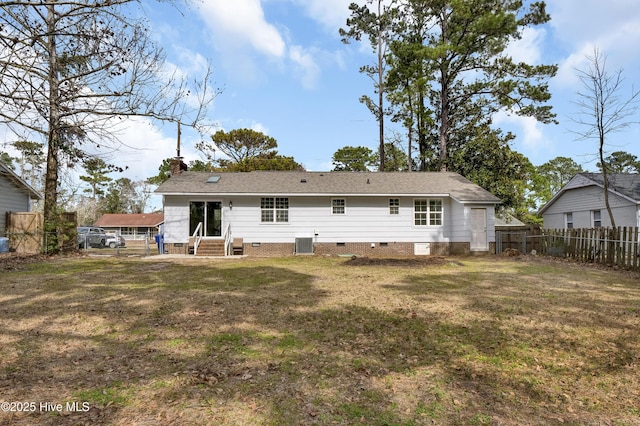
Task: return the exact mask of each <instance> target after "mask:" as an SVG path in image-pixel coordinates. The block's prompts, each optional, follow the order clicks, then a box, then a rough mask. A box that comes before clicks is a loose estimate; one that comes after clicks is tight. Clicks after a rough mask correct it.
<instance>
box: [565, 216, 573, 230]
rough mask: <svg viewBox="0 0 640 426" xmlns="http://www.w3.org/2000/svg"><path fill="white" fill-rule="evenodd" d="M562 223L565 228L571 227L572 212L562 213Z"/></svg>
mask: <svg viewBox="0 0 640 426" xmlns="http://www.w3.org/2000/svg"><path fill="white" fill-rule="evenodd" d="M564 225H565V228H567V229H573V213H565V214H564Z"/></svg>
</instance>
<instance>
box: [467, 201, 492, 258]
mask: <svg viewBox="0 0 640 426" xmlns="http://www.w3.org/2000/svg"><path fill="white" fill-rule="evenodd" d="M488 249H489V246H488V244H487V209H471V250H488Z"/></svg>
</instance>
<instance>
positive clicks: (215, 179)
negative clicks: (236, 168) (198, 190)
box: [207, 176, 220, 183]
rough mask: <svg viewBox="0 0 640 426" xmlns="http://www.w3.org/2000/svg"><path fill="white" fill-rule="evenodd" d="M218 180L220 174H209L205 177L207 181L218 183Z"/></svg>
mask: <svg viewBox="0 0 640 426" xmlns="http://www.w3.org/2000/svg"><path fill="white" fill-rule="evenodd" d="M219 180H220V176H210V177H209V179H207V183H218V181H219Z"/></svg>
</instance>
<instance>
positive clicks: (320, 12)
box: [292, 0, 353, 37]
mask: <svg viewBox="0 0 640 426" xmlns="http://www.w3.org/2000/svg"><path fill="white" fill-rule="evenodd" d="M292 2H293V3H294V4H296V5H297V6H299V7H301V8H303V9H304V10H305V13H306V15H307V16H308V17H309V18H311V19H313V20H315V21H316V22H318V23H320V25H322V26H323V27H324V28H325V29H326V30H327V31H328V32H330V33H332V34H334V35H335V36H336V37H338V29H339V28H343V27H345V26H346V22H347V18H348V17H349V5H350V4H351V3H352V2H353V0H292Z"/></svg>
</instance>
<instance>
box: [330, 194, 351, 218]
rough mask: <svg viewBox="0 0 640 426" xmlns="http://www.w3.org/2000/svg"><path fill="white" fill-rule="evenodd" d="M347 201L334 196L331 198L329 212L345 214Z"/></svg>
mask: <svg viewBox="0 0 640 426" xmlns="http://www.w3.org/2000/svg"><path fill="white" fill-rule="evenodd" d="M346 208H347V201H346V200H345V199H344V198H334V199H333V200H331V214H345V213H346Z"/></svg>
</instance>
